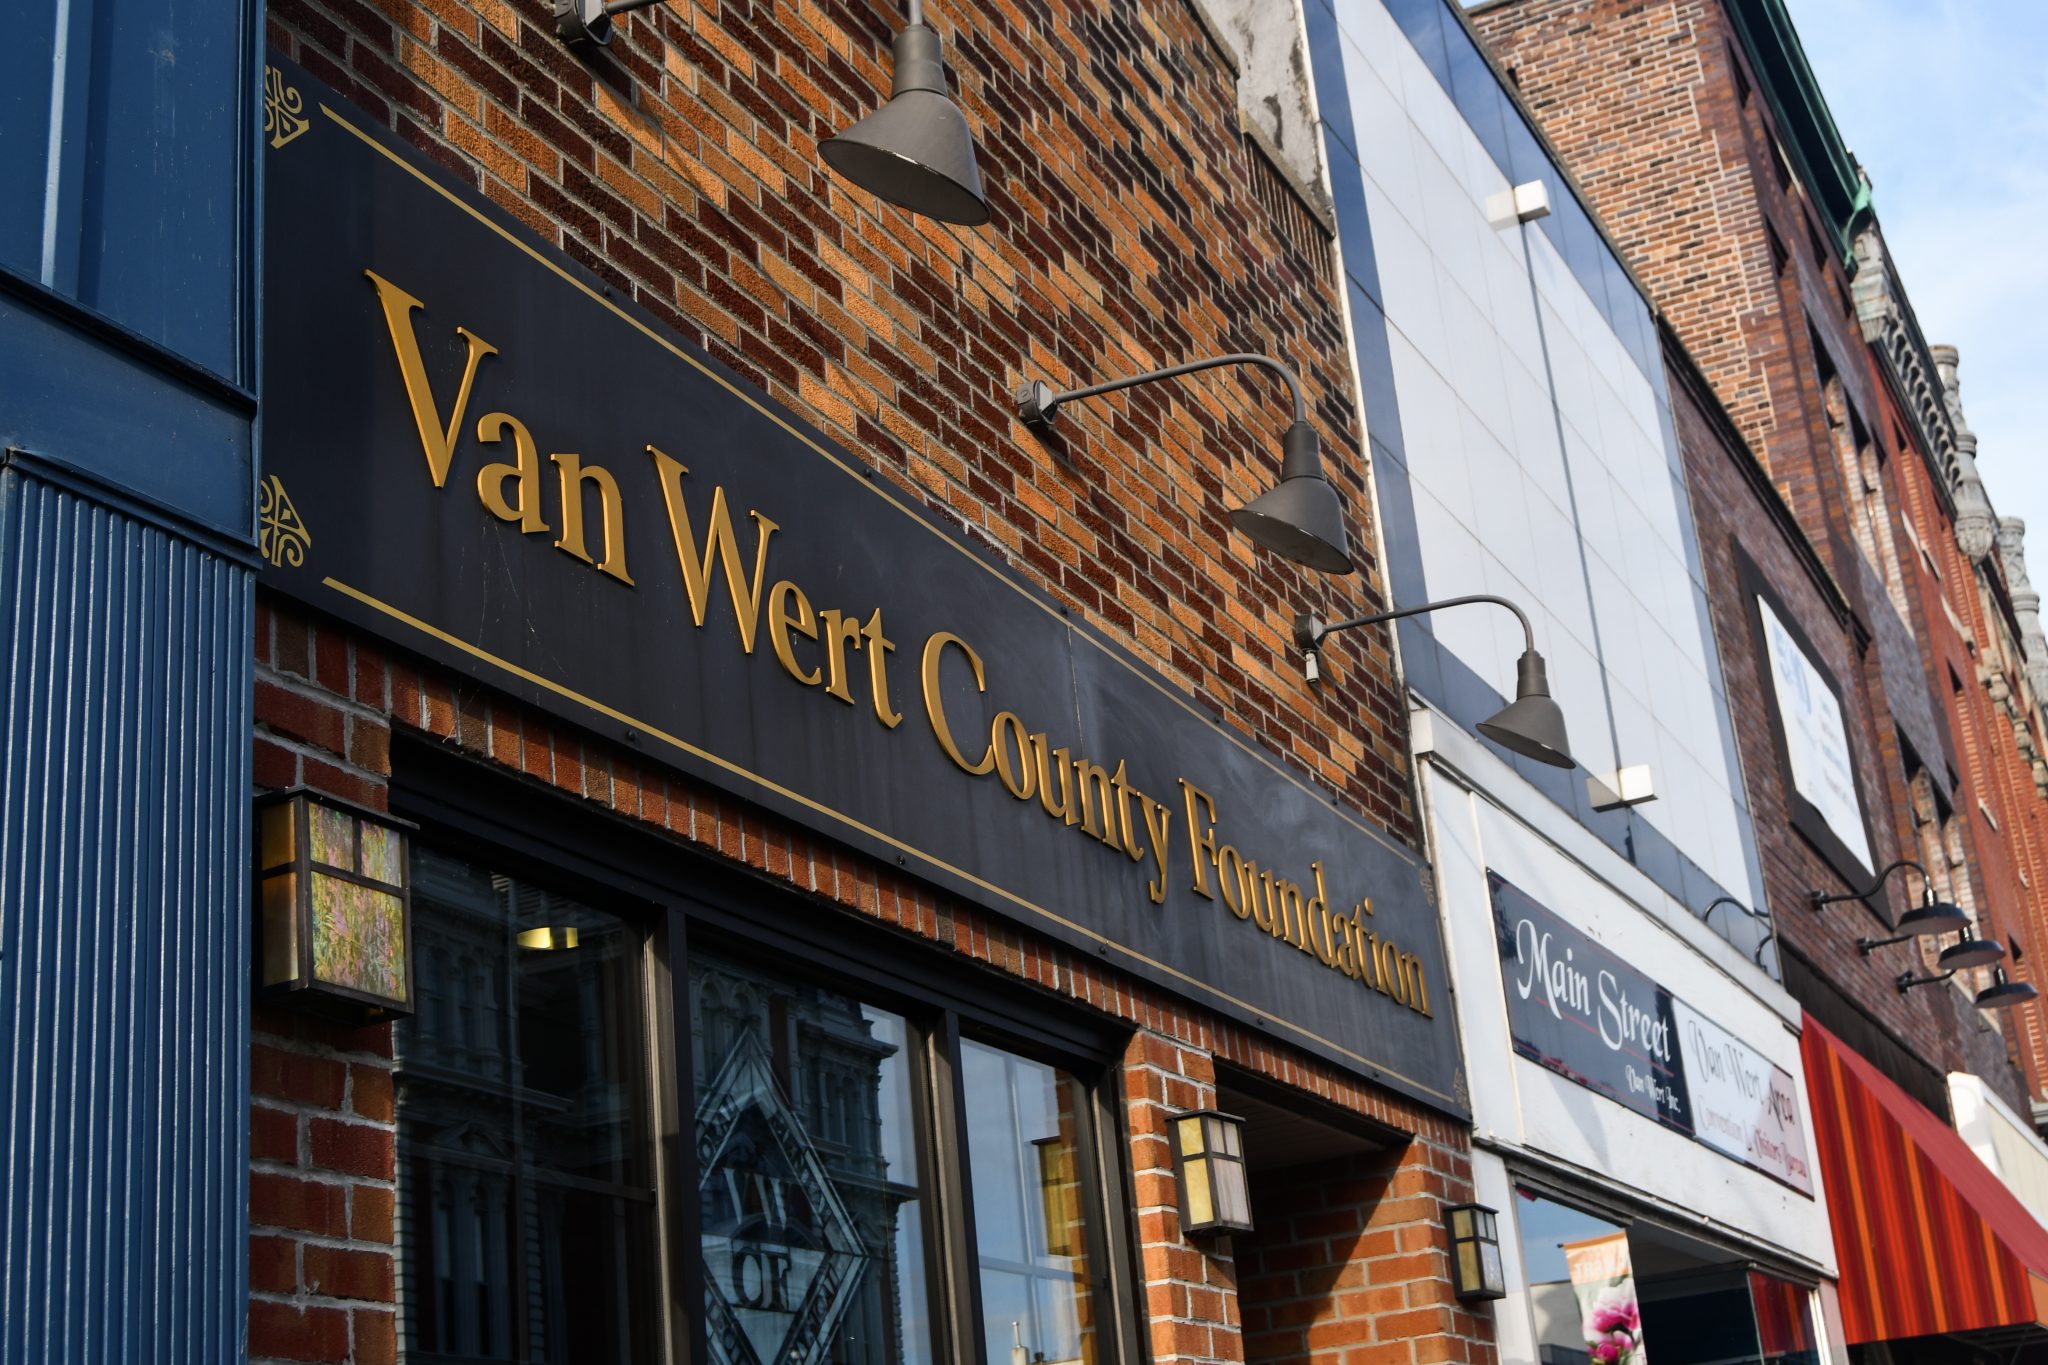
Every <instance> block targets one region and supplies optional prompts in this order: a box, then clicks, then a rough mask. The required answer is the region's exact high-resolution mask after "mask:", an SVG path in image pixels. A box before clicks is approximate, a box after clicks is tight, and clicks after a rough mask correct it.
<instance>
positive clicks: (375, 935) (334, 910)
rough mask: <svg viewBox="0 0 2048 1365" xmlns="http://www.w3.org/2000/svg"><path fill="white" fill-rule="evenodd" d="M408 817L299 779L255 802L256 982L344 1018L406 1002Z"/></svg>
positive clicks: (373, 1015)
mask: <svg viewBox="0 0 2048 1365" xmlns="http://www.w3.org/2000/svg"><path fill="white" fill-rule="evenodd" d="M411 829H412V826H411V825H409V824H406V823H405V822H404V821H400V820H394V819H392V818H391V817H390V816H388V815H385V814H382V813H381V812H378V811H373V810H366V809H364V808H362V807H360V806H356V805H352V804H350V803H348V802H345V801H341V800H337V799H336V798H334V797H330V796H327V795H324V794H322V793H318V792H312V791H308V790H305V789H303V788H300V789H295V790H293V791H288V792H281V793H278V794H276V795H274V796H266V797H263V798H261V799H259V800H258V802H257V803H256V869H255V871H256V913H257V961H256V988H257V992H258V994H259V995H261V996H262V997H264V998H268V999H273V1000H280V1001H282V1000H289V1001H291V1002H292V1003H295V1004H298V1005H300V1006H302V1007H304V1008H306V1009H309V1010H311V1011H313V1012H315V1013H320V1014H324V1015H327V1016H329V1017H331V1018H336V1019H340V1020H343V1021H345V1022H349V1023H363V1022H367V1021H370V1020H376V1019H389V1018H393V1017H397V1016H402V1015H406V1014H410V1013H411V1012H412V878H411V873H410V870H409V868H408V859H407V847H406V844H407V834H408V833H409V831H410V830H411Z"/></svg>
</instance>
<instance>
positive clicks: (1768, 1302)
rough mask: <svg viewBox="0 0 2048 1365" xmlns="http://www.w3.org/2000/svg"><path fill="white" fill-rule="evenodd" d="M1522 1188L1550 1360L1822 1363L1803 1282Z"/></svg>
mask: <svg viewBox="0 0 2048 1365" xmlns="http://www.w3.org/2000/svg"><path fill="white" fill-rule="evenodd" d="M1520 1194H1521V1197H1520V1198H1519V1199H1517V1200H1516V1212H1517V1223H1518V1225H1519V1229H1520V1235H1521V1245H1522V1258H1523V1263H1524V1265H1525V1267H1526V1273H1527V1276H1528V1281H1529V1305H1530V1311H1531V1314H1532V1316H1533V1317H1534V1319H1535V1328H1536V1341H1537V1356H1538V1359H1539V1360H1540V1361H1541V1362H1542V1365H1648V1362H1649V1361H1650V1360H1652V1359H1654V1360H1655V1361H1656V1363H1657V1365H1817V1362H1818V1359H1819V1357H1818V1355H1817V1350H1816V1338H1815V1333H1814V1330H1813V1318H1812V1299H1813V1295H1812V1291H1811V1290H1809V1289H1807V1288H1806V1287H1804V1286H1802V1285H1798V1284H1793V1283H1791V1282H1789V1281H1786V1280H1781V1279H1778V1278H1776V1277H1774V1276H1771V1275H1766V1274H1764V1273H1762V1272H1760V1271H1753V1270H1750V1269H1749V1268H1748V1266H1747V1264H1746V1263H1745V1259H1744V1258H1742V1257H1740V1256H1738V1255H1736V1254H1735V1253H1733V1252H1731V1251H1729V1250H1728V1249H1726V1248H1724V1247H1720V1246H1716V1245H1714V1244H1712V1243H1709V1242H1706V1241H1704V1240H1702V1239H1700V1238H1697V1237H1694V1236H1691V1235H1688V1234H1686V1233H1683V1232H1680V1231H1678V1230H1676V1229H1674V1228H1669V1227H1664V1226H1661V1225H1658V1224H1653V1223H1648V1222H1644V1223H1638V1224H1635V1225H1634V1226H1631V1227H1626V1228H1624V1227H1622V1226H1621V1225H1619V1224H1616V1223H1611V1222H1607V1221H1605V1220H1603V1219H1600V1218H1596V1217H1594V1216H1593V1215H1591V1214H1588V1213H1583V1212H1581V1211H1579V1210H1578V1209H1575V1208H1571V1207H1569V1206H1567V1205H1564V1204H1558V1203H1553V1202H1552V1201H1550V1200H1547V1199H1541V1198H1538V1197H1537V1196H1535V1195H1533V1194H1531V1193H1529V1192H1528V1191H1527V1190H1523V1191H1521V1192H1520ZM1652 1348H1654V1351H1655V1354H1654V1356H1652V1355H1651V1354H1650V1352H1651V1350H1652Z"/></svg>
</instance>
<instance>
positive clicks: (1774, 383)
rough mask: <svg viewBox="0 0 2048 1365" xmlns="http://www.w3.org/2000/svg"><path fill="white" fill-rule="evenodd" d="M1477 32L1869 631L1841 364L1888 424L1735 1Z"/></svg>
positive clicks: (1515, 4) (1609, 2) (1865, 413)
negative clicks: (1837, 415)
mask: <svg viewBox="0 0 2048 1365" xmlns="http://www.w3.org/2000/svg"><path fill="white" fill-rule="evenodd" d="M1473 22H1474V24H1475V25H1476V26H1477V27H1478V28H1479V30H1480V32H1481V33H1482V35H1483V36H1484V37H1485V38H1486V40H1487V42H1488V44H1489V45H1490V46H1491V47H1492V48H1493V49H1494V52H1495V55H1496V56H1497V57H1498V58H1499V60H1500V61H1501V63H1502V64H1503V65H1504V66H1505V67H1506V68H1507V69H1508V70H1509V72H1510V74H1511V76H1512V77H1513V79H1514V81H1515V82H1516V84H1517V86H1518V87H1519V88H1520V89H1521V91H1522V94H1523V96H1524V98H1525V99H1526V100H1527V101H1528V102H1529V104H1530V106H1531V108H1532V109H1533V110H1534V111H1535V113H1536V115H1537V117H1538V119H1539V120H1540V122H1541V123H1542V125H1543V130H1544V132H1545V133H1546V134H1548V135H1549V137H1550V138H1551V140H1552V141H1553V142H1554V143H1555V144H1556V145H1557V146H1558V148H1559V150H1560V151H1561V152H1562V153H1563V155H1564V158H1565V161H1566V162H1567V164H1569V165H1570V167H1571V169H1572V173H1573V174H1574V175H1575V176H1576V177H1577V178H1578V179H1579V181H1580V183H1581V184H1582V185H1583V186H1584V187H1585V189H1586V191H1587V193H1588V194H1589V195H1590V197H1591V198H1592V200H1593V204H1594V207H1595V208H1596V209H1597V211H1598V212H1599V214H1600V217H1601V219H1602V221H1603V222H1605V223H1606V225H1607V227H1608V229H1609V230H1610V231H1611V232H1612V233H1613V234H1614V236H1615V240H1616V241H1617V243H1618V244H1619V245H1620V247H1621V249H1622V252H1623V254H1624V255H1625V256H1626V257H1627V259H1628V261H1629V263H1630V265H1631V266H1632V267H1634V268H1635V270H1636V272H1637V274H1638V275H1639V277H1640V278H1641V279H1642V281H1643V283H1644V285H1645V286H1646V287H1647V288H1648V290H1649V292H1650V295H1651V298H1652V300H1653V301H1654V302H1655V304H1656V306H1657V307H1658V308H1659V309H1660V310H1661V311H1662V312H1663V313H1664V315H1665V317H1666V318H1667V319H1668V320H1669V322H1670V323H1671V325H1672V327H1673V329H1674V330H1675V331H1676V332H1677V333H1678V335H1679V338H1680V340H1682V341H1683V342H1684V343H1685V347H1686V350H1687V351H1688V352H1690V353H1691V355H1692V356H1693V358H1694V360H1695V362H1696V363H1697V364H1698V365H1699V367H1700V369H1701V370H1702V372H1704V373H1705V374H1706V376H1707V378H1708V380H1709V382H1710V383H1711V384H1712V386H1713V389H1714V392H1715V393H1716V394H1717V395H1718V396H1719V398H1720V400H1721V403H1722V405H1723V406H1724V407H1725V408H1726V409H1727V411H1728V413H1729V414H1730V415H1731V416H1732V417H1734V419H1735V421H1736V424H1737V427H1738V429H1739V430H1740V431H1741V432H1742V436H1743V439H1744V440H1745V441H1746V442H1747V443H1748V444H1749V447H1750V449H1751V450H1752V451H1754V452H1755V454H1756V456H1757V458H1759V459H1761V460H1762V461H1763V463H1764V466H1765V468H1767V469H1768V470H1769V471H1770V473H1771V477H1772V480H1773V481H1774V482H1775V483H1776V484H1777V485H1778V487H1779V488H1780V490H1782V492H1783V494H1784V497H1785V501H1786V502H1787V503H1788V504H1789V505H1790V506H1791V508H1792V510H1793V512H1794V513H1795V514H1796V515H1797V516H1798V518H1799V523H1800V525H1801V526H1802V527H1804V528H1805V530H1806V533H1807V536H1808V538H1809V539H1810V540H1811V541H1812V542H1813V544H1814V546H1815V548H1816V549H1818V550H1819V551H1820V553H1821V556H1822V558H1823V559H1824V560H1825V561H1826V562H1827V564H1828V565H1829V567H1830V569H1831V570H1832V571H1833V573H1834V574H1835V577H1836V579H1837V580H1838V581H1839V582H1840V583H1841V584H1842V587H1843V590H1844V591H1845V592H1846V593H1847V594H1848V596H1849V599H1850V601H1851V603H1852V604H1854V606H1855V607H1856V610H1857V611H1858V612H1859V614H1863V615H1864V616H1865V617H1866V619H1868V614H1869V612H1871V611H1872V610H1875V609H1877V607H1878V605H1879V604H1878V603H1875V602H1871V601H1869V600H1867V589H1866V585H1865V583H1864V580H1863V578H1862V576H1861V574H1860V573H1859V571H1858V570H1859V564H1858V562H1857V561H1855V560H1852V559H1851V558H1850V557H1851V556H1855V555H1857V554H1858V553H1859V552H1858V551H1857V549H1856V541H1855V536H1854V533H1853V530H1852V528H1851V525H1850V523H1849V520H1848V515H1847V507H1848V502H1847V498H1846V494H1845V491H1844V488H1843V484H1842V477H1841V471H1840V468H1839V466H1838V465H1837V463H1836V460H1835V455H1834V451H1833V448H1832V446H1831V445H1830V444H1829V441H1828V434H1827V433H1828V428H1827V421H1826V416H1825V413H1824V410H1823V406H1822V395H1821V376H1822V369H1823V363H1825V364H1826V365H1827V366H1829V367H1831V368H1832V369H1833V371H1834V372H1835V373H1836V374H1837V375H1839V376H1840V377H1841V379H1842V381H1843V383H1844V385H1845V386H1846V388H1847V390H1848V393H1849V399H1850V402H1851V404H1852V406H1853V407H1854V408H1855V410H1856V411H1857V413H1858V414H1859V416H1860V417H1861V418H1862V420H1863V421H1864V422H1865V423H1866V424H1869V423H1871V422H1873V421H1874V420H1875V407H1876V395H1875V393H1874V391H1873V389H1872V387H1871V383H1870V373H1869V367H1868V365H1867V363H1866V362H1865V360H1864V350H1863V343H1862V337H1861V333H1860V331H1859V330H1858V328H1857V325H1856V321H1855V316H1854V313H1853V310H1852V307H1851V304H1850V300H1849V277H1848V273H1847V271H1846V269H1845V268H1844V266H1843V263H1842V261H1841V260H1840V259H1839V258H1838V257H1837V256H1836V255H1835V254H1834V251H1833V248H1832V247H1829V246H1827V245H1826V243H1827V242H1828V241H1829V240H1830V238H1829V236H1828V234H1827V232H1826V231H1825V230H1824V229H1823V227H1822V220H1821V219H1820V218H1819V217H1818V216H1817V214H1816V211H1815V210H1814V208H1813V206H1812V205H1811V204H1810V202H1809V201H1808V200H1807V198H1806V196H1805V194H1804V192H1803V190H1802V189H1801V188H1800V186H1799V182H1798V181H1797V180H1796V179H1793V180H1791V181H1789V182H1786V181H1785V180H1784V179H1783V177H1782V176H1781V175H1780V173H1779V170H1778V166H1779V164H1780V163H1779V160H1778V156H1777V153H1776V151H1775V150H1774V144H1775V140H1776V137H1777V134H1776V131H1775V129H1774V126H1773V123H1772V119H1771V114H1770V110H1769V106H1768V104H1767V102H1766V101H1765V99H1764V96H1763V94H1762V91H1761V87H1760V86H1759V85H1758V83H1757V81H1756V78H1755V74H1754V73H1753V72H1751V71H1750V70H1749V69H1748V60H1747V58H1746V56H1744V55H1743V54H1742V52H1741V50H1740V45H1739V42H1738V40H1737V39H1736V37H1735V34H1734V31H1733V29H1732V27H1731V26H1730V24H1729V22H1728V19H1727V17H1726V15H1725V13H1724V12H1723V10H1722V7H1721V4H1720V0H1507V3H1502V4H1496V5H1493V6H1489V7H1487V8H1485V9H1482V10H1481V11H1479V12H1478V13H1476V14H1474V15H1473ZM1774 243H1775V247H1774ZM1817 246H1818V248H1819V249H1818V250H1816V247H1817ZM1777 248H1782V251H1780V250H1778V249H1777ZM1823 357H1826V359H1825V362H1823Z"/></svg>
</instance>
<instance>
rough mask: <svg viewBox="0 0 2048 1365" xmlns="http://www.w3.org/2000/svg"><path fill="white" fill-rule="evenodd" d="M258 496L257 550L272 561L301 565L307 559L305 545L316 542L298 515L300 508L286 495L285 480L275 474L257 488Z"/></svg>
mask: <svg viewBox="0 0 2048 1365" xmlns="http://www.w3.org/2000/svg"><path fill="white" fill-rule="evenodd" d="M257 497H258V501H257V507H256V515H257V520H258V524H259V528H260V529H259V530H258V531H257V533H256V549H257V551H258V553H260V554H261V555H262V556H263V557H264V559H266V560H268V561H269V562H270V563H271V564H273V565H279V566H282V567H285V568H292V569H296V568H298V567H299V566H300V565H302V564H304V563H305V562H306V547H307V546H308V545H311V544H312V543H313V534H312V532H310V531H308V530H307V529H306V523H305V522H303V521H301V520H300V519H299V509H298V508H296V507H294V506H292V500H291V498H290V497H288V496H286V494H285V491H284V483H283V481H282V480H280V479H279V478H278V477H277V475H275V474H272V475H271V476H270V477H269V478H267V479H265V480H264V481H263V483H262V485H261V486H260V487H259V488H258V490H257Z"/></svg>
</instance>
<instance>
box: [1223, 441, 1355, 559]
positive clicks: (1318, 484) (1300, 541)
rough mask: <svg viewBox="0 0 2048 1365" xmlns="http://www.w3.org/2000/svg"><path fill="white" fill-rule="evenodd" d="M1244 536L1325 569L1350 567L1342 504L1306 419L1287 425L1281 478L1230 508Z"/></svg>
mask: <svg viewBox="0 0 2048 1365" xmlns="http://www.w3.org/2000/svg"><path fill="white" fill-rule="evenodd" d="M1230 522H1231V524H1232V525H1233V526H1235V527H1237V529H1238V530H1240V531H1242V532H1243V533H1244V534H1245V535H1246V536H1248V537H1250V538H1251V539H1252V540H1254V541H1256V542H1257V543H1258V544H1260V545H1263V546H1265V547H1266V548H1267V549H1269V550H1271V551H1272V552H1273V553H1274V554H1276V555H1279V556H1280V557H1282V558H1283V559H1291V560H1293V561H1294V562H1295V563H1297V564H1306V565H1307V566H1308V567H1309V568H1311V569H1317V570H1320V571H1321V572H1323V573H1351V572H1353V571H1354V566H1353V565H1352V563H1351V549H1350V542H1349V540H1348V538H1347V537H1346V536H1345V534H1344V504H1343V503H1341V502H1339V501H1338V500H1337V490H1336V489H1334V488H1332V487H1330V481H1329V480H1328V479H1326V478H1324V477H1323V455H1322V447H1321V445H1320V443H1318V442H1317V440H1316V433H1315V429H1314V428H1313V427H1311V426H1310V425H1309V424H1308V423H1306V422H1296V423H1294V425H1292V426H1290V427H1288V428H1287V438H1286V446H1285V454H1284V456H1283V457H1282V460H1281V463H1280V482H1279V483H1278V484H1276V485H1274V486H1273V488H1272V489H1270V490H1269V491H1267V492H1265V493H1262V494H1260V495H1259V496H1258V497H1256V498H1254V499H1252V501H1250V502H1248V503H1246V504H1245V505H1244V506H1242V507H1240V508H1238V509H1237V510H1236V511H1235V512H1232V513H1231V514H1230Z"/></svg>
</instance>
